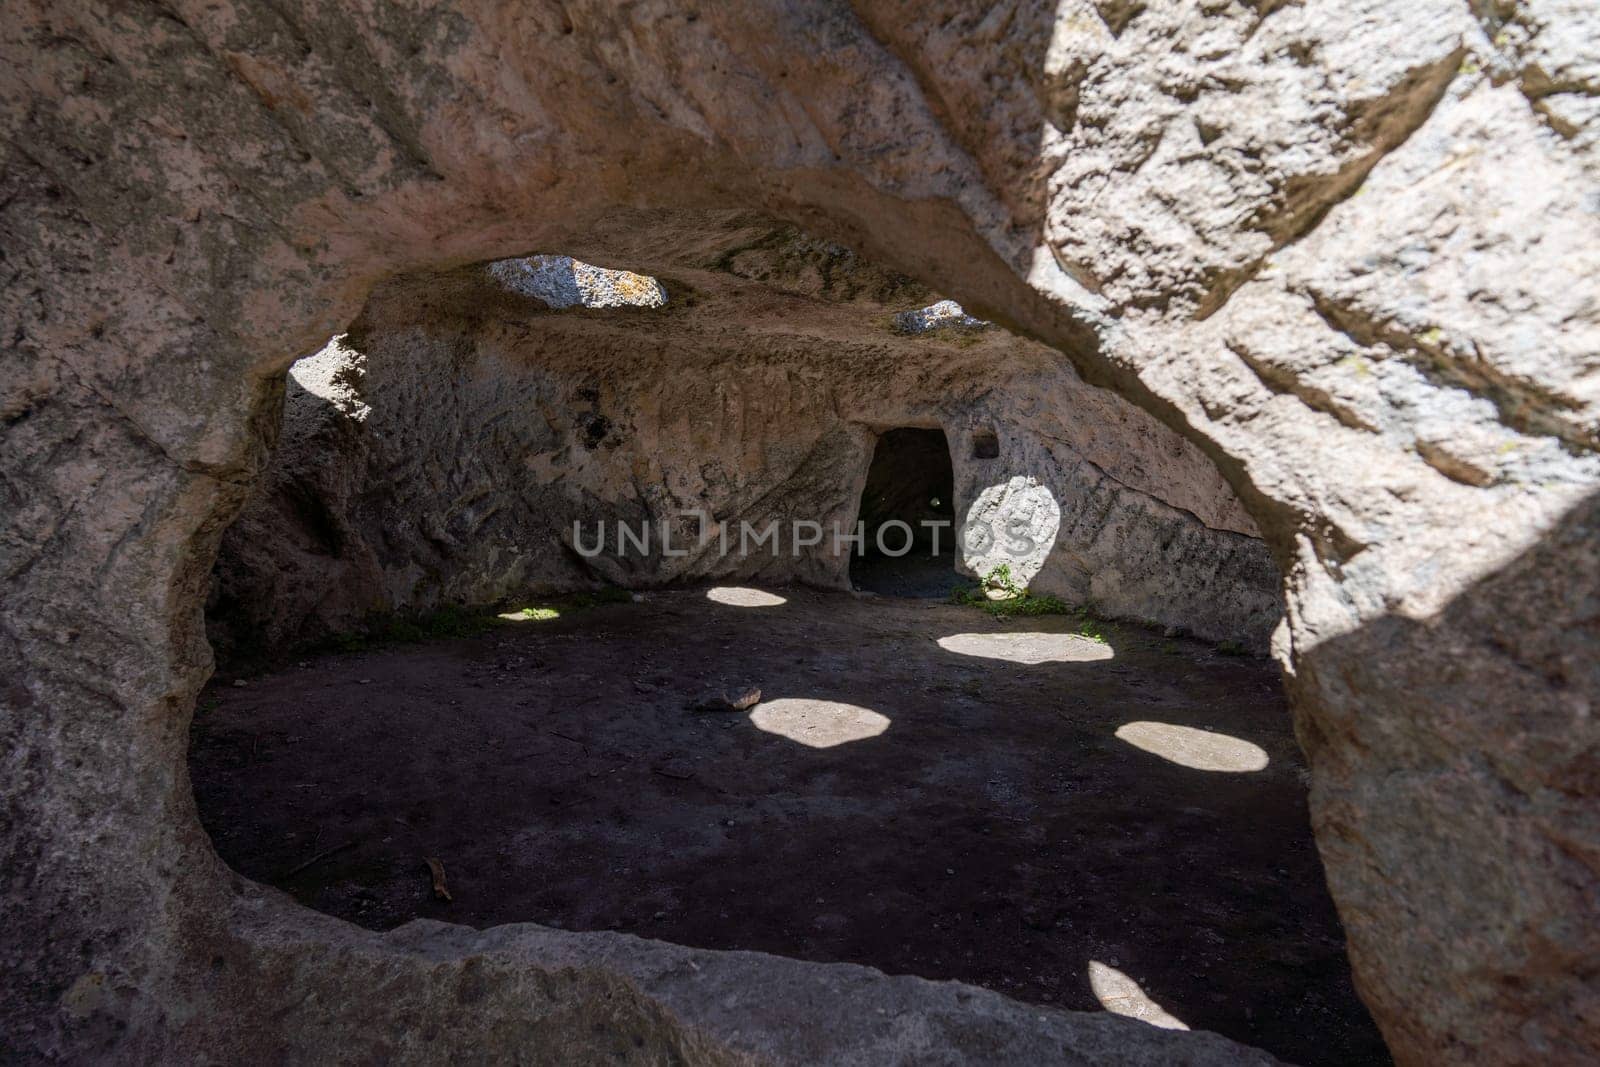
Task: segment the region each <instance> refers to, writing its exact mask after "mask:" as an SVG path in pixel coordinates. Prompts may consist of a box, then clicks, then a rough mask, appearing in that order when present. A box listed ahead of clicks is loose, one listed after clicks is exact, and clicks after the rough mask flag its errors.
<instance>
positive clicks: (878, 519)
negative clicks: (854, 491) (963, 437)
mask: <svg viewBox="0 0 1600 1067" xmlns="http://www.w3.org/2000/svg"><path fill="white" fill-rule="evenodd" d="M859 516H860V523H861V526H860V532H861V535H862V543H861V544H860V545H859V546H857V549H856V551H855V552H854V553H852V555H851V558H850V582H851V584H852V585H853V586H854V587H855V588H856V589H860V590H864V591H866V592H871V593H877V594H880V595H883V596H903V597H930V598H931V597H945V596H949V595H950V591H951V590H952V589H954V588H955V587H956V585H958V584H959V583H960V580H961V579H960V576H959V575H958V574H957V573H956V569H955V567H956V530H955V468H954V466H953V464H952V462H951V459H950V442H949V441H948V440H947V439H946V438H945V433H944V431H943V430H937V429H922V428H912V427H903V428H899V429H893V430H888V431H886V432H884V433H883V434H881V435H879V437H878V440H877V444H876V445H875V446H874V448H873V452H872V463H871V465H870V466H869V467H868V468H867V481H866V485H865V486H864V487H863V488H862V490H861V507H860V510H859Z"/></svg>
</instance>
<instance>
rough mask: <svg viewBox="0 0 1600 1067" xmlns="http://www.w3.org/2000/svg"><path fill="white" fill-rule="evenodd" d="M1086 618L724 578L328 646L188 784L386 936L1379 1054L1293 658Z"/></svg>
mask: <svg viewBox="0 0 1600 1067" xmlns="http://www.w3.org/2000/svg"><path fill="white" fill-rule="evenodd" d="M713 597H715V599H713ZM780 600H781V602H777V601H780ZM1076 626H1077V620H1075V619H1070V618H1061V617H1043V618H1033V619H1017V620H1010V621H1001V620H995V619H992V618H990V617H989V616H987V615H986V614H984V613H983V612H981V611H979V610H977V609H975V608H970V607H961V606H957V605H953V604H948V603H941V602H935V601H929V600H898V599H890V598H879V597H872V596H859V595H850V594H845V593H824V592H818V591H813V590H803V589H778V590H773V591H771V593H770V594H761V593H755V592H754V591H712V592H711V593H710V594H708V593H707V592H706V591H704V590H700V591H680V592H672V593H657V594H650V595H648V596H646V597H645V598H644V599H643V601H642V602H636V603H621V604H607V605H602V606H598V607H590V608H585V609H582V610H566V611H564V612H563V613H562V614H561V616H560V617H558V618H546V619H529V620H528V621H522V622H507V623H505V624H504V625H502V626H498V627H497V628H495V629H494V630H492V631H490V632H488V633H484V634H481V635H479V636H476V637H468V638H460V639H454V640H443V641H435V642H431V643H424V644H407V645H396V646H392V647H388V648H384V649H379V650H374V651H363V652H353V653H343V654H328V655H323V656H318V657H315V658H311V659H308V660H305V661H302V662H300V663H299V664H298V665H289V666H286V667H285V668H284V669H282V670H277V671H273V672H269V673H265V674H258V675H255V676H253V677H249V678H248V679H238V680H235V679H234V678H232V677H226V676H224V677H219V678H218V679H217V681H216V682H214V683H213V685H212V686H211V687H210V688H209V689H208V691H207V693H206V694H205V696H204V697H203V698H202V701H201V710H200V711H199V712H198V713H197V716H196V722H195V727H194V733H193V744H192V754H191V769H192V773H193V778H194V787H195V793H196V796H197V799H198V802H199V806H200V812H201V816H202V818H203V820H204V822H205V825H206V827H207V829H208V830H209V831H210V832H211V835H212V838H213V839H214V840H215V842H216V845H217V849H218V851H219V852H220V853H221V854H222V856H223V857H224V858H225V859H226V860H227V861H228V862H229V863H230V864H232V865H233V866H234V867H235V868H236V869H237V870H239V871H241V872H243V873H244V874H246V875H248V876H250V877H252V878H255V879H257V880H259V881H262V882H266V883H269V884H272V885H276V886H278V887H280V888H282V889H285V890H287V891H288V892H290V893H292V894H293V895H294V896H295V897H296V898H297V899H299V900H300V901H302V902H303V903H305V904H307V905H309V906H310V907H313V908H316V909H319V910H321V911H325V912H329V913H332V914H334V915H338V916H341V917H343V918H346V919H349V920H351V921H352V922H356V923H360V924H361V925H363V926H368V927H373V928H378V929H385V928H389V927H392V926H395V925H398V924H400V923H404V922H406V921H407V920H410V919H412V918H414V917H418V916H426V917H430V918H435V919H441V920H448V921H453V922H459V923H467V924H471V925H473V926H480V927H482V926H490V925H493V924H497V923H506V922H514V921H527V920H531V921H535V922H540V923H545V924H547V925H552V926H562V927H565V928H568V929H574V930H600V929H613V930H625V931H629V932H632V933H636V934H640V935H643V936H646V937H652V938H659V939H662V940H666V941H673V942H678V943H680V944H686V945H696V946H702V947H707V948H725V949H735V948H737V949H759V950H763V951H766V952H773V953H779V954H782V955H786V956H793V957H800V958H803V959H810V960H825V961H837V960H848V961H852V962H856V963H864V964H869V965H872V966H874V967H878V968H881V969H882V970H884V971H888V972H890V973H909V974H916V975H921V976H924V977H927V978H936V979H944V978H953V979H960V980H962V981H966V982H972V983H976V984H978V985H983V986H987V987H989V988H992V989H996V990H999V991H1001V992H1004V993H1007V994H1009V995H1011V996H1014V997H1017V998H1019V999H1022V1000H1025V1001H1032V1002H1037V1003H1044V1004H1052V1005H1057V1006H1060V1007H1065V1008H1072V1009H1079V1010H1097V1009H1099V1008H1101V1007H1102V1006H1109V1007H1112V1008H1115V1009H1118V1010H1123V1011H1125V1012H1135V1013H1142V1014H1144V1015H1145V1016H1146V1017H1152V1016H1155V1015H1157V1013H1159V1012H1165V1013H1167V1014H1169V1015H1170V1016H1174V1017H1176V1018H1177V1019H1178V1020H1181V1021H1182V1022H1183V1023H1185V1024H1187V1025H1188V1026H1189V1027H1191V1028H1193V1029H1207V1030H1214V1031H1217V1032H1219V1033H1222V1034H1225V1035H1227V1036H1229V1037H1232V1038H1235V1039H1237V1040H1240V1041H1245V1042H1248V1043H1250V1044H1254V1045H1259V1046H1261V1047H1263V1048H1266V1049H1268V1050H1269V1051H1271V1052H1273V1053H1275V1054H1277V1055H1278V1056H1280V1057H1282V1058H1284V1059H1287V1060H1290V1061H1293V1062H1298V1063H1303V1064H1358V1063H1382V1062H1387V1057H1386V1054H1385V1053H1384V1051H1383V1046H1382V1044H1381V1042H1380V1040H1379V1038H1378V1035H1377V1032H1376V1031H1375V1029H1374V1028H1373V1025H1372V1023H1371V1021H1370V1020H1369V1018H1368V1016H1367V1014H1366V1012H1365V1010H1364V1009H1363V1008H1362V1006H1361V1004H1360V1002H1359V1001H1358V1000H1357V999H1356V996H1355V993H1354V991H1353V989H1352V987H1351V983H1350V975H1349V968H1348V965H1347V964H1346V961H1345V957H1344V947H1343V936H1342V934H1341V931H1340V928H1339V924H1338V921H1337V918H1336V917H1335V914H1334V911H1333V907H1332V904H1331V903H1330V901H1329V899H1328V894H1327V891H1326V888H1325V886H1324V883H1323V875H1322V868H1321V865H1320V864H1319V862H1318V859H1317V855H1316V851H1315V849H1314V847H1313V845H1312V841H1311V831H1310V828H1309V826H1308V824H1307V815H1306V806H1305V796H1304V790H1305V772H1304V769H1303V766H1302V763H1301V760H1300V756H1299V753H1298V751H1297V749H1296V748H1295V744H1294V740H1293V737H1292V734H1291V732H1290V726H1289V715H1288V711H1287V709H1286V707H1285V702H1284V697H1283V693H1282V689H1281V687H1280V685H1279V681H1278V677H1277V671H1276V668H1275V667H1274V666H1273V665H1272V664H1271V663H1270V662H1267V661H1263V660H1257V659H1250V658H1243V657H1232V656H1224V655H1221V654H1219V653H1218V652H1217V651H1215V650H1213V649H1212V648H1210V647H1209V646H1207V645H1205V644H1202V643H1199V642H1194V641H1188V640H1181V639H1180V640H1165V639H1163V638H1162V637H1161V636H1160V635H1159V634H1156V633H1152V632H1149V631H1145V630H1141V629H1137V628H1133V627H1109V628H1108V633H1107V640H1106V641H1105V642H1104V643H1097V642H1094V641H1091V640H1089V639H1087V638H1083V637H1077V636H1071V631H1072V630H1074V629H1075V628H1076ZM240 683H242V684H240ZM745 684H753V685H756V686H759V687H760V689H761V691H762V694H763V701H762V703H761V704H758V705H757V706H756V707H755V708H754V709H752V710H749V711H745V712H735V711H722V712H715V711H699V710H691V709H690V707H689V706H688V705H690V704H691V703H693V702H694V701H696V700H697V699H699V698H700V697H701V696H702V694H703V693H704V692H705V691H706V690H707V689H711V690H720V689H726V690H728V691H729V692H730V693H731V692H733V691H735V690H737V689H738V688H739V687H741V686H743V685H745ZM1184 728H1188V729H1184ZM425 856H431V857H437V858H439V859H440V860H441V861H442V862H443V865H444V868H445V871H446V874H447V877H448V881H449V887H450V890H451V892H452V894H453V896H454V901H453V902H450V903H446V902H443V901H437V900H435V899H433V897H432V894H431V890H430V881H429V876H428V871H427V869H426V867H425V866H424V864H423V857H425Z"/></svg>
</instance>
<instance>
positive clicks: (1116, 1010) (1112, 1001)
mask: <svg viewBox="0 0 1600 1067" xmlns="http://www.w3.org/2000/svg"><path fill="white" fill-rule="evenodd" d="M1089 988H1090V989H1092V990H1093V991H1094V997H1095V999H1096V1000H1098V1001H1099V1002H1100V1006H1101V1007H1102V1008H1104V1009H1106V1011H1109V1012H1110V1013H1111V1014H1113V1015H1126V1016H1127V1017H1128V1018H1130V1019H1138V1020H1139V1021H1140V1022H1146V1023H1149V1024H1150V1025H1151V1026H1159V1027H1161V1028H1162V1029H1163V1030H1187V1029H1189V1027H1188V1026H1186V1025H1185V1024H1184V1023H1183V1021H1182V1020H1181V1019H1177V1018H1175V1017H1173V1016H1172V1015H1169V1014H1167V1012H1166V1011H1165V1010H1164V1009H1163V1008H1162V1007H1161V1005H1159V1004H1157V1003H1156V1002H1155V1001H1153V1000H1151V999H1150V997H1149V996H1148V995H1147V994H1146V993H1145V991H1144V990H1142V989H1140V988H1139V983H1138V982H1135V981H1134V980H1133V979H1132V978H1129V977H1128V976H1127V975H1125V974H1123V973H1122V972H1121V971H1119V970H1117V969H1116V968H1115V967H1112V966H1109V965H1107V964H1104V963H1101V962H1100V961H1099V960H1090V961H1089Z"/></svg>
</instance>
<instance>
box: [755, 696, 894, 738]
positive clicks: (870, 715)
mask: <svg viewBox="0 0 1600 1067" xmlns="http://www.w3.org/2000/svg"><path fill="white" fill-rule="evenodd" d="M750 721H751V722H752V723H754V724H755V727H756V729H758V730H765V731H766V732H767V733H769V734H777V735H778V736H779V737H786V738H788V739H789V740H790V741H798V742H799V743H800V744H802V745H805V746H806V747H807V748H832V747H834V746H835V745H844V744H848V743H849V742H851V741H865V740H866V739H867V738H869V737H877V736H878V735H879V734H881V733H883V732H884V731H885V730H887V729H888V728H889V719H888V717H887V716H885V715H879V714H878V713H877V712H875V711H869V710H867V709H866V708H858V707H856V706H855V705H854V704H837V703H835V702H833V701H831V700H802V699H799V698H794V697H785V698H783V699H781V700H769V701H767V702H766V703H765V704H757V705H756V707H755V710H754V711H752V712H751V713H750Z"/></svg>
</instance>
